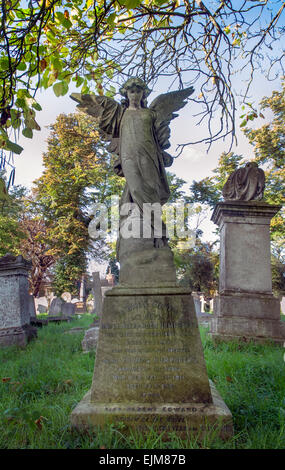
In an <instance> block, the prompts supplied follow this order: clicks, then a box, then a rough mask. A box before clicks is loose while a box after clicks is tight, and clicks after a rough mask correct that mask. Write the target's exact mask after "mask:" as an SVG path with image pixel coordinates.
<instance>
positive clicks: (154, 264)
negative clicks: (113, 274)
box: [120, 246, 176, 287]
mask: <svg viewBox="0 0 285 470" xmlns="http://www.w3.org/2000/svg"><path fill="white" fill-rule="evenodd" d="M138 280H139V282H138ZM120 285H121V286H132V287H136V286H138V285H140V286H141V287H152V286H154V285H159V286H161V287H162V286H170V287H171V286H173V287H174V286H176V272H175V267H174V263H173V253H172V251H171V250H170V248H169V247H168V246H165V247H164V248H160V249H155V248H148V249H144V250H142V251H138V252H137V251H133V252H130V253H128V254H127V255H125V257H124V258H123V259H122V263H121V269H120Z"/></svg>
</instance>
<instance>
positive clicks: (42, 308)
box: [38, 304, 48, 313]
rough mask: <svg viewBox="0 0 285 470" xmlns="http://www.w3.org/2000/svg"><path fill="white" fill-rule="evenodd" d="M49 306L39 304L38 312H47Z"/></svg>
mask: <svg viewBox="0 0 285 470" xmlns="http://www.w3.org/2000/svg"><path fill="white" fill-rule="evenodd" d="M47 311H48V308H47V307H46V306H45V305H41V304H38V312H39V313H47Z"/></svg>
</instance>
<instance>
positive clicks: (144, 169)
mask: <svg viewBox="0 0 285 470" xmlns="http://www.w3.org/2000/svg"><path fill="white" fill-rule="evenodd" d="M154 120H155V112H154V111H151V110H150V109H147V108H140V109H136V110H132V109H127V110H126V111H125V112H124V114H123V117H122V120H121V123H120V151H119V153H120V163H121V166H122V172H123V174H124V176H125V178H126V187H125V189H124V193H123V196H122V200H121V203H125V202H134V203H136V204H137V205H138V207H139V209H140V211H141V213H142V211H143V204H144V203H151V204H153V203H157V202H158V203H160V204H161V205H162V204H164V203H165V202H166V201H167V200H168V198H169V195H170V191H169V186H168V182H167V177H166V172H165V169H164V164H163V159H162V153H161V150H160V147H159V145H158V143H157V140H156V137H155V132H154Z"/></svg>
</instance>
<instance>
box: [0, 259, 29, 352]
mask: <svg viewBox="0 0 285 470" xmlns="http://www.w3.org/2000/svg"><path fill="white" fill-rule="evenodd" d="M30 269H31V262H29V261H26V260H25V259H24V258H23V257H22V256H21V255H20V256H17V257H16V256H13V255H10V254H7V255H5V256H3V257H2V258H0V346H11V345H14V344H15V345H18V346H26V344H27V342H28V341H29V340H30V339H32V338H34V337H36V336H37V329H36V328H35V327H32V326H31V325H30V318H31V317H30V300H29V283H28V273H29V270H30Z"/></svg>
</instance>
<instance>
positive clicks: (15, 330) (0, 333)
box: [0, 325, 37, 347]
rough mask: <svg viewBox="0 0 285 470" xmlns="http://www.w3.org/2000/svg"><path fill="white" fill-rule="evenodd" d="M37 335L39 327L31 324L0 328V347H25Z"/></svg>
mask: <svg viewBox="0 0 285 470" xmlns="http://www.w3.org/2000/svg"><path fill="white" fill-rule="evenodd" d="M36 337H37V328H35V327H33V326H31V325H23V326H15V327H10V328H1V329H0V347H5V346H14V345H15V346H20V347H25V346H26V345H27V343H28V342H29V341H31V340H32V339H33V338H36Z"/></svg>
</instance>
